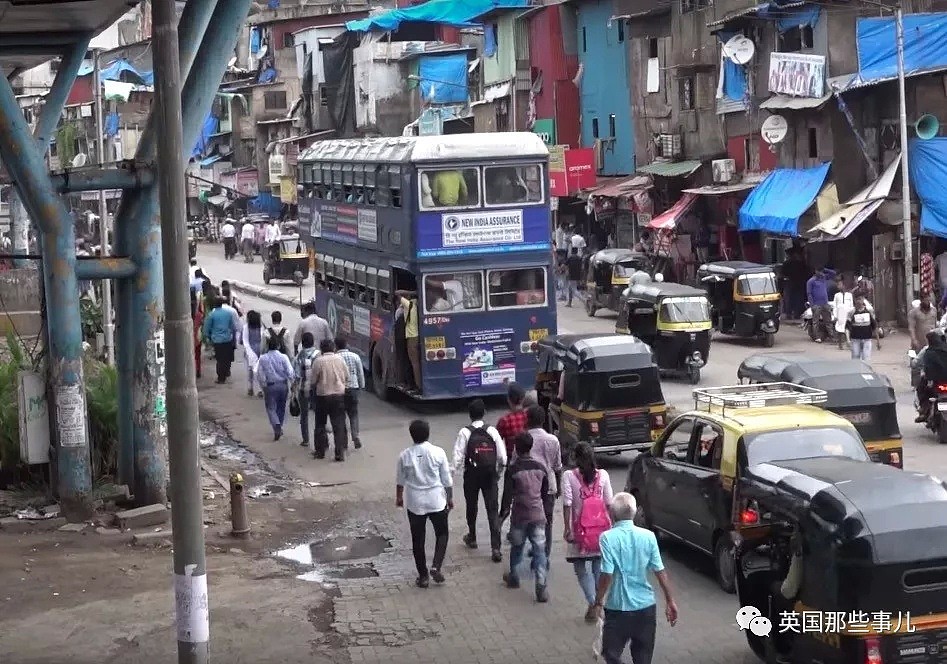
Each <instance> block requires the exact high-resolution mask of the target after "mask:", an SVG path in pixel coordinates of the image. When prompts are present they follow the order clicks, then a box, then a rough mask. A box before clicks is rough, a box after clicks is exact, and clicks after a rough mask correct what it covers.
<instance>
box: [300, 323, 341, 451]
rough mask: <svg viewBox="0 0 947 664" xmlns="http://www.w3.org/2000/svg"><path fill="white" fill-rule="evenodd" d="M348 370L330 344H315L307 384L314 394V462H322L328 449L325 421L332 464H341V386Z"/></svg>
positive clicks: (333, 345) (324, 341) (329, 342)
mask: <svg viewBox="0 0 947 664" xmlns="http://www.w3.org/2000/svg"><path fill="white" fill-rule="evenodd" d="M348 378H349V368H348V366H346V364H345V360H343V359H342V358H341V357H339V355H338V354H337V353H336V352H335V344H334V343H332V341H331V340H325V339H324V340H323V341H322V342H321V343H320V344H319V357H317V358H316V359H315V361H314V362H313V363H312V373H311V375H310V378H309V384H310V385H311V386H312V392H314V393H315V407H314V410H315V411H316V426H315V430H314V431H313V453H312V455H313V456H314V457H315V458H316V459H324V458H325V456H326V450H327V449H329V435H328V433H326V420H328V421H330V422H331V423H332V438H333V441H334V443H335V460H336V461H345V448H346V447H347V446H348V442H349V441H348V435H347V434H346V431H345V385H346V384H347V383H348Z"/></svg>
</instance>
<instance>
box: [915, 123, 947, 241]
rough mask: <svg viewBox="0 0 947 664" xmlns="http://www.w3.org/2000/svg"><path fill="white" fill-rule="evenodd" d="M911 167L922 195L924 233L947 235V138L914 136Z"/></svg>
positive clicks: (922, 229)
mask: <svg viewBox="0 0 947 664" xmlns="http://www.w3.org/2000/svg"><path fill="white" fill-rule="evenodd" d="M908 168H909V169H910V173H911V184H912V185H914V191H915V192H916V193H917V197H918V198H919V199H921V233H924V234H927V235H936V236H937V237H944V238H947V138H932V139H930V140H926V141H924V140H920V139H917V138H915V139H914V140H912V141H911V142H910V148H909V150H908Z"/></svg>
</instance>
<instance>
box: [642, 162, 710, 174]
mask: <svg viewBox="0 0 947 664" xmlns="http://www.w3.org/2000/svg"><path fill="white" fill-rule="evenodd" d="M702 163H703V162H700V161H654V162H651V163H650V164H647V165H645V166H639V167H638V172H639V173H650V174H651V175H659V176H661V177H664V178H677V177H686V176H688V175H690V174H691V173H693V172H694V171H696V170H697V169H698V168H700V167H701V165H702Z"/></svg>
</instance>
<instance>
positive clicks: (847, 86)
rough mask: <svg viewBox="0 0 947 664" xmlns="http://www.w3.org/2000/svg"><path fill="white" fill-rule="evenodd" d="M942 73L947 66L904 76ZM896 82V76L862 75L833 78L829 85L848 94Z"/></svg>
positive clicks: (911, 72) (913, 72)
mask: <svg viewBox="0 0 947 664" xmlns="http://www.w3.org/2000/svg"><path fill="white" fill-rule="evenodd" d="M942 71H947V65H942V66H937V67H931V68H929V69H918V70H914V71H907V72H904V76H905V78H913V77H914V76H924V75H925V74H936V73H938V72H942ZM896 80H898V77H897V76H896V75H894V76H881V77H878V78H868V79H865V78H862V77H861V75H860V74H842V75H841V76H833V77H832V78H830V79H829V80H828V83H829V87H830V88H831V89H832V90H833V91H835V92H848V91H850V90H858V89H860V88H867V87H871V86H872V85H878V84H879V83H887V82H889V81H896Z"/></svg>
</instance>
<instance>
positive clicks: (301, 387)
mask: <svg viewBox="0 0 947 664" xmlns="http://www.w3.org/2000/svg"><path fill="white" fill-rule="evenodd" d="M302 342H303V345H302V348H300V349H299V352H298V353H296V359H295V360H293V373H294V374H296V382H295V384H294V385H293V390H294V392H295V394H296V399H297V400H298V401H299V430H300V431H301V432H302V442H301V443H299V444H300V445H302V446H303V447H309V411H310V410H311V409H312V406H313V403H314V401H315V400H314V399H313V398H312V395H310V393H309V374H310V372H312V363H313V361H314V360H315V359H316V358H317V357H318V356H319V349H318V348H316V347H315V344H314V341H313V338H312V333H311V332H306V333H304V334H303V338H302Z"/></svg>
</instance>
